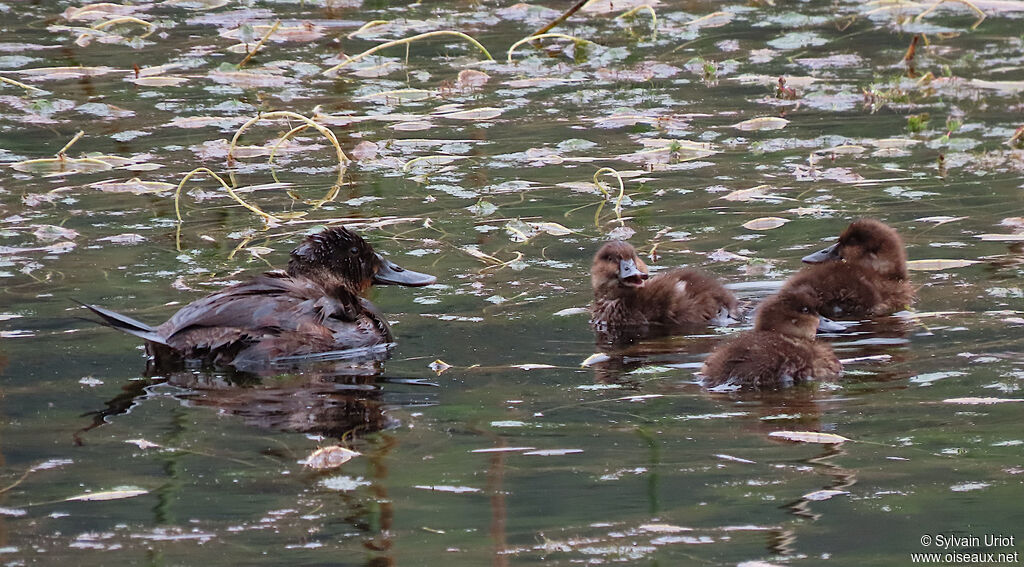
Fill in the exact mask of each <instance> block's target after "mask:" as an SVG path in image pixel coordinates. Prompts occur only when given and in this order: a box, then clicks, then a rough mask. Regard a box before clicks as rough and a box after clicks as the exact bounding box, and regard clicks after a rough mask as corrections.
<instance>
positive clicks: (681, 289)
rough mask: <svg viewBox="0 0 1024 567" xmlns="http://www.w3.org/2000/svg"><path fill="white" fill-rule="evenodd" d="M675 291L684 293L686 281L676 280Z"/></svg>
mask: <svg viewBox="0 0 1024 567" xmlns="http://www.w3.org/2000/svg"><path fill="white" fill-rule="evenodd" d="M675 288H676V293H686V282H676V285H675Z"/></svg>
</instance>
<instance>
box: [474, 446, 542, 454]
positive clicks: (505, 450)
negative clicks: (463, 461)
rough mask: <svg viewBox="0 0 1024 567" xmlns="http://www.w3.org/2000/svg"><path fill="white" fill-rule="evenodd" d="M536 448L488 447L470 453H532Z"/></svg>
mask: <svg viewBox="0 0 1024 567" xmlns="http://www.w3.org/2000/svg"><path fill="white" fill-rule="evenodd" d="M535 449H537V448H536V447H488V448H487V449H473V450H472V451H470V453H520V452H522V451H533V450H535Z"/></svg>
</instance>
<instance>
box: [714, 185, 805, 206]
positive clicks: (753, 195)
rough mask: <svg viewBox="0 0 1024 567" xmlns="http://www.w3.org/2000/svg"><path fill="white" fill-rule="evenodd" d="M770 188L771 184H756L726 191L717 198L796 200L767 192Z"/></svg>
mask: <svg viewBox="0 0 1024 567" xmlns="http://www.w3.org/2000/svg"><path fill="white" fill-rule="evenodd" d="M772 189H773V187H772V186H771V185H758V186H757V187H751V188H750V189H737V190H735V191H732V192H730V193H728V194H727V195H724V196H722V197H719V199H723V200H725V201H741V202H745V203H746V202H750V201H759V200H765V199H775V200H784V201H795V200H796V199H791V198H789V197H782V196H780V195H775V194H772V193H770V192H769V191H771V190H772Z"/></svg>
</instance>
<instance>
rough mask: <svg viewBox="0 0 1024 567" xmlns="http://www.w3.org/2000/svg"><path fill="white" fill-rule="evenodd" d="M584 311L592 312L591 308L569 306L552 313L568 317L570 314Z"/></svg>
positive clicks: (579, 313) (580, 313)
mask: <svg viewBox="0 0 1024 567" xmlns="http://www.w3.org/2000/svg"><path fill="white" fill-rule="evenodd" d="M584 313H590V309H587V308H586V307H567V308H565V309H562V310H560V311H555V312H554V313H552V315H554V316H555V317H568V316H569V315H583V314H584Z"/></svg>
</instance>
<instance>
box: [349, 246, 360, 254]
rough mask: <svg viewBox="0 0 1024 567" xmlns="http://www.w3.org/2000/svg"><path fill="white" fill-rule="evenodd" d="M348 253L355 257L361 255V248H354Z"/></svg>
mask: <svg viewBox="0 0 1024 567" xmlns="http://www.w3.org/2000/svg"><path fill="white" fill-rule="evenodd" d="M348 253H349V254H351V255H353V256H355V255H357V254H359V248H356V247H355V246H353V247H352V248H349V250H348Z"/></svg>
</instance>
